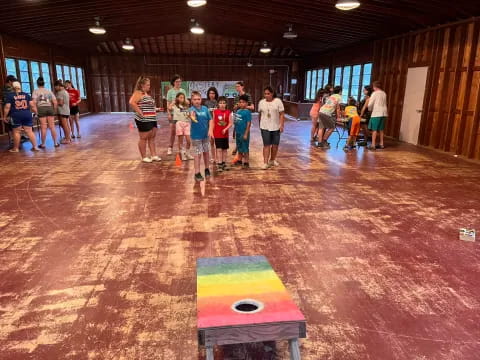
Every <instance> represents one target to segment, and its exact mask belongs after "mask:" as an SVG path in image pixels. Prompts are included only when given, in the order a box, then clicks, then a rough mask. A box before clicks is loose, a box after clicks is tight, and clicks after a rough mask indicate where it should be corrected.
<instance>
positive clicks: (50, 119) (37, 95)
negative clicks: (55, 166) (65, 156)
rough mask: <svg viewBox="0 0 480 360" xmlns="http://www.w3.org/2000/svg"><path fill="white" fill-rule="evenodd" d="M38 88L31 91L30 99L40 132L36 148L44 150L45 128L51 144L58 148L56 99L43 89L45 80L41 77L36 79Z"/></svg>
mask: <svg viewBox="0 0 480 360" xmlns="http://www.w3.org/2000/svg"><path fill="white" fill-rule="evenodd" d="M37 86H38V88H37V89H35V90H34V91H33V94H32V99H33V101H34V102H35V105H36V108H37V111H38V113H37V115H38V118H39V119H40V131H41V134H42V135H41V138H42V143H41V144H40V145H39V146H38V147H39V148H41V149H44V148H45V141H46V139H47V127H48V128H50V134H51V135H52V139H53V144H54V146H55V147H59V146H60V144H59V143H58V139H57V130H56V129H55V114H56V113H57V99H56V97H55V95H54V94H53V93H52V92H51V91H50V90H48V89H45V80H43V77H39V78H38V79H37Z"/></svg>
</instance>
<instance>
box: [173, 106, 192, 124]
mask: <svg viewBox="0 0 480 360" xmlns="http://www.w3.org/2000/svg"><path fill="white" fill-rule="evenodd" d="M173 120H176V121H183V122H190V121H191V119H190V110H189V108H188V106H187V107H183V106H182V105H178V106H177V105H173Z"/></svg>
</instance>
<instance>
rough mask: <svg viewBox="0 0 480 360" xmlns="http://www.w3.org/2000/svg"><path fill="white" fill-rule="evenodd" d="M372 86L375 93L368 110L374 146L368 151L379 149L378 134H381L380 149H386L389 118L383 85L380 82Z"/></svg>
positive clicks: (371, 97)
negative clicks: (385, 138)
mask: <svg viewBox="0 0 480 360" xmlns="http://www.w3.org/2000/svg"><path fill="white" fill-rule="evenodd" d="M372 86H373V93H372V96H370V99H369V101H368V110H370V111H371V117H370V124H369V126H368V128H369V129H370V130H372V145H371V146H370V147H369V148H368V149H369V150H375V149H376V148H377V145H376V140H377V134H380V144H379V145H378V148H379V149H384V148H385V145H384V143H383V134H384V129H385V123H386V121H387V116H388V108H387V94H386V93H385V91H383V90H382V83H381V82H380V81H374V82H373V84H372Z"/></svg>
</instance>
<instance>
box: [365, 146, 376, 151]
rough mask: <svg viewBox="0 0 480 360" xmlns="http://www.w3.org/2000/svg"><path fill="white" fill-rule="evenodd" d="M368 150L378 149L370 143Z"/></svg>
mask: <svg viewBox="0 0 480 360" xmlns="http://www.w3.org/2000/svg"><path fill="white" fill-rule="evenodd" d="M367 150H372V151H375V150H377V149H376V148H375V146H371V145H370V146H368V147H367Z"/></svg>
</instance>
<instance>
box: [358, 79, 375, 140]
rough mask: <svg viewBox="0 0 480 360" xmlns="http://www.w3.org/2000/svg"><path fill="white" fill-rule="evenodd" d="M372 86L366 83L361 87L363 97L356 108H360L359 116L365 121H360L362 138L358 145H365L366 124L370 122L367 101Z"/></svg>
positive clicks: (366, 135) (366, 137) (371, 91)
mask: <svg viewBox="0 0 480 360" xmlns="http://www.w3.org/2000/svg"><path fill="white" fill-rule="evenodd" d="M372 93H373V88H372V87H371V86H370V85H367V86H365V87H364V88H363V95H365V97H364V98H363V99H362V100H360V104H359V105H358V109H359V110H360V118H362V119H365V120H366V121H365V122H364V123H362V125H361V127H362V132H363V137H364V140H363V141H362V142H360V143H359V145H360V146H367V141H368V137H369V133H368V124H369V123H370V116H371V112H370V110H368V101H369V100H370V96H372Z"/></svg>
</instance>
